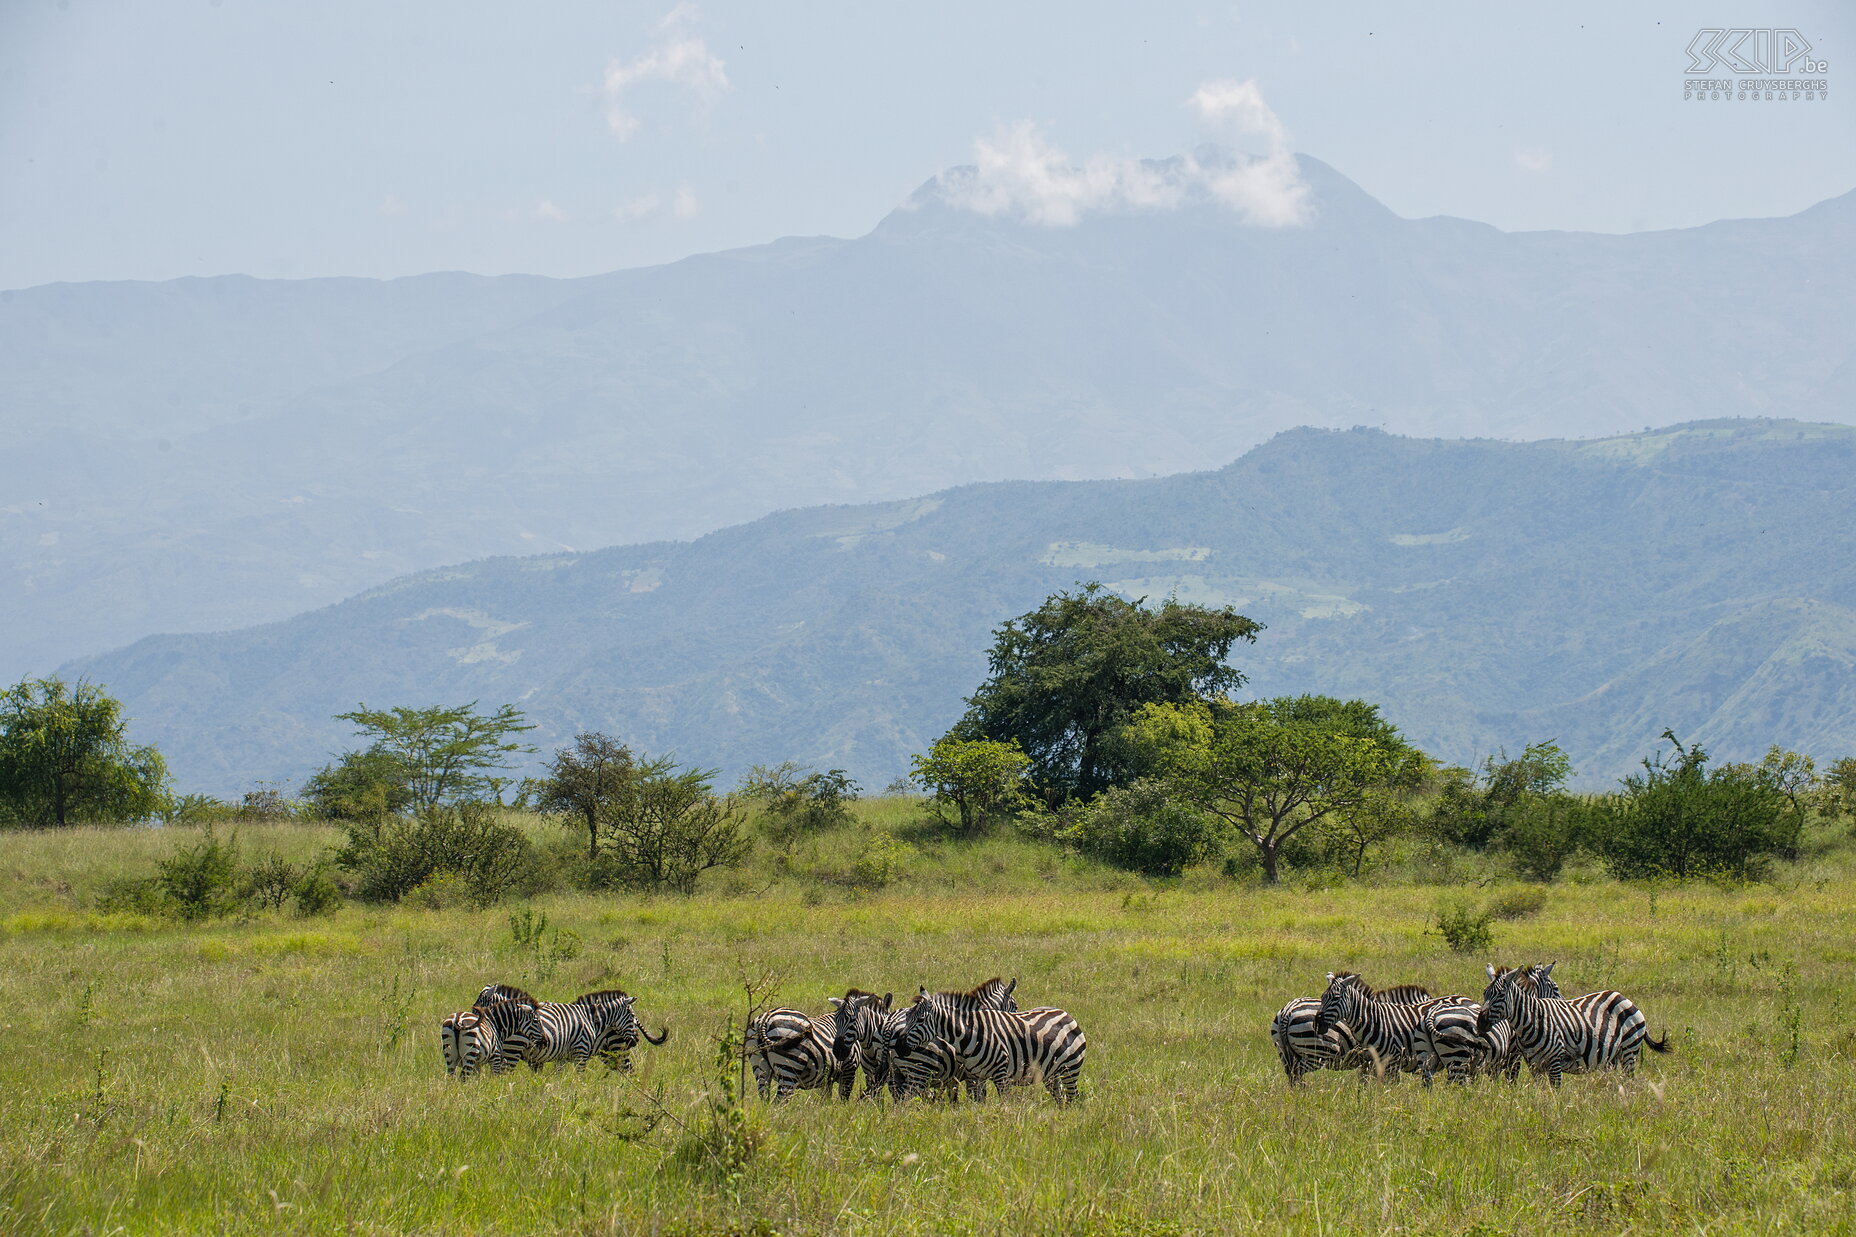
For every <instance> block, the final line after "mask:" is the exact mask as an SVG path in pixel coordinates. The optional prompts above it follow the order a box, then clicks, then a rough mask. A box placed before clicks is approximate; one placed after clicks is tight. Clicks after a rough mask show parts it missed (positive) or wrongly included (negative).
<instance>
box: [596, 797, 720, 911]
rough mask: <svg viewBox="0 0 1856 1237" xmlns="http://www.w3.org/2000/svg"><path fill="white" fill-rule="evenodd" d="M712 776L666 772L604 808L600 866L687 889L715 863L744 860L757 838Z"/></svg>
mask: <svg viewBox="0 0 1856 1237" xmlns="http://www.w3.org/2000/svg"><path fill="white" fill-rule="evenodd" d="M711 777H712V775H711V774H710V773H707V772H705V771H703V770H700V769H686V770H684V771H682V772H680V773H674V772H664V773H660V774H658V775H656V776H653V777H650V778H647V779H645V780H643V781H641V782H640V783H639V785H638V786H637V787H636V788H635V790H634V791H633V793H631V794H629V795H627V796H626V797H625V798H624V799H623V800H621V801H619V802H618V803H614V804H609V805H607V806H606V807H604V808H602V809H601V816H600V863H599V864H598V865H597V868H598V869H599V870H600V871H603V873H604V874H605V875H606V876H607V878H608V879H611V880H614V881H616V882H617V883H620V884H627V885H634V886H638V887H642V888H646V889H669V890H672V891H673V892H676V893H685V894H687V893H694V892H695V891H696V882H697V881H698V880H699V879H700V878H701V876H702V874H703V873H704V872H707V871H708V870H709V869H711V868H731V867H734V866H735V865H736V864H738V863H740V862H741V860H742V859H743V858H745V857H746V855H747V852H748V847H749V845H750V839H749V837H748V835H747V832H746V830H745V829H744V828H743V821H742V813H741V810H740V809H739V808H738V807H737V806H736V805H735V803H734V801H733V800H730V799H720V798H717V797H716V794H715V792H714V790H713V789H712V788H711V783H710V779H711ZM596 874H597V873H596Z"/></svg>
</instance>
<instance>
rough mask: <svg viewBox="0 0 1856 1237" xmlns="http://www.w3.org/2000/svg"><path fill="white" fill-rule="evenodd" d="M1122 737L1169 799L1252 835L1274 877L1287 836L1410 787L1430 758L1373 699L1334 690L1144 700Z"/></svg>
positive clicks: (1266, 872)
mask: <svg viewBox="0 0 1856 1237" xmlns="http://www.w3.org/2000/svg"><path fill="white" fill-rule="evenodd" d="M1128 739H1129V742H1130V743H1131V744H1133V745H1134V746H1136V747H1137V748H1139V749H1142V750H1143V751H1144V752H1145V753H1146V757H1147V759H1148V760H1149V761H1150V762H1151V764H1152V766H1153V767H1154V769H1155V770H1156V771H1157V775H1158V776H1159V777H1160V778H1161V780H1162V781H1163V782H1164V784H1165V785H1166V787H1167V791H1168V793H1169V794H1170V795H1171V796H1172V797H1173V798H1176V799H1178V800H1179V801H1181V802H1183V803H1187V804H1190V805H1192V806H1193V807H1195V808H1198V809H1199V810H1201V811H1205V812H1210V813H1212V814H1213V815H1216V816H1219V817H1222V818H1223V819H1224V820H1226V821H1228V822H1229V823H1230V824H1231V825H1233V826H1234V827H1235V828H1236V829H1237V830H1238V832H1240V833H1242V834H1243V835H1244V836H1245V837H1246V838H1248V839H1250V841H1251V843H1252V844H1253V845H1254V846H1255V847H1256V848H1257V853H1258V855H1259V856H1260V858H1261V859H1262V861H1263V874H1264V876H1265V877H1266V878H1267V879H1268V880H1270V881H1272V882H1273V881H1275V880H1277V879H1278V877H1279V867H1278V865H1279V858H1280V853H1281V848H1282V845H1283V843H1284V842H1286V841H1288V840H1289V839H1290V838H1291V837H1294V836H1295V835H1296V834H1297V833H1299V832H1301V831H1302V830H1303V829H1305V828H1307V827H1309V826H1310V825H1314V824H1317V823H1319V822H1321V821H1324V820H1327V819H1329V818H1330V817H1333V816H1336V815H1339V814H1343V813H1347V812H1352V811H1356V810H1359V809H1361V808H1363V807H1365V806H1366V805H1368V804H1369V803H1370V802H1371V801H1372V799H1373V797H1374V796H1375V795H1377V794H1381V793H1383V792H1385V791H1386V790H1389V789H1397V788H1400V787H1404V786H1409V785H1411V784H1412V783H1414V782H1415V781H1416V780H1417V778H1418V777H1419V776H1420V775H1421V774H1422V772H1423V770H1424V768H1425V766H1426V763H1427V762H1426V760H1425V757H1424V754H1423V753H1422V752H1420V751H1418V750H1417V749H1416V748H1414V747H1412V746H1411V745H1410V744H1408V743H1406V742H1405V740H1404V738H1403V737H1402V736H1401V735H1400V734H1399V732H1398V729H1397V727H1395V726H1393V725H1392V724H1391V723H1390V722H1388V721H1386V720H1385V719H1384V718H1382V717H1380V716H1379V709H1378V707H1377V706H1376V705H1371V704H1368V703H1366V702H1365V701H1363V700H1336V699H1334V698H1333V697H1332V696H1279V697H1277V698H1276V699H1273V700H1259V701H1253V702H1247V703H1242V704H1240V703H1237V702H1235V701H1231V700H1224V699H1218V700H1210V701H1195V702H1193V703H1190V704H1183V705H1179V704H1160V705H1148V706H1146V707H1145V708H1143V709H1142V710H1141V711H1140V713H1139V715H1138V716H1137V717H1136V719H1135V721H1134V723H1133V724H1132V725H1131V726H1130V727H1129V730H1128Z"/></svg>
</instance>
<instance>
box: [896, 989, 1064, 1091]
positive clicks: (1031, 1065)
mask: <svg viewBox="0 0 1856 1237" xmlns="http://www.w3.org/2000/svg"><path fill="white" fill-rule="evenodd" d="M973 997H974V994H973V993H930V992H929V991H928V990H927V989H926V988H924V989H922V990H921V991H920V993H918V994H917V996H916V998H915V1002H914V1004H912V1005H910V1006H909V1008H908V1010H907V1011H906V1013H905V1016H904V1018H903V1025H902V1033H901V1035H900V1036H898V1037H897V1040H896V1046H895V1052H896V1056H897V1058H898V1059H900V1060H903V1061H907V1060H908V1059H910V1058H911V1057H913V1056H914V1055H915V1054H916V1053H918V1052H923V1051H927V1050H929V1049H930V1045H932V1044H933V1042H934V1041H936V1040H941V1041H944V1042H945V1043H946V1044H947V1045H948V1047H950V1048H951V1049H952V1050H953V1053H954V1059H955V1061H956V1063H957V1065H958V1068H959V1069H960V1070H961V1072H962V1073H964V1074H966V1075H969V1076H971V1077H972V1078H974V1079H975V1080H977V1081H979V1082H980V1084H981V1086H982V1087H983V1086H984V1084H985V1083H988V1082H990V1083H991V1084H992V1085H993V1086H994V1087H995V1088H996V1089H997V1090H998V1091H999V1092H1000V1093H1001V1094H1003V1093H1004V1091H1005V1089H1006V1088H1007V1087H1018V1086H1031V1085H1033V1084H1036V1083H1042V1084H1044V1087H1045V1089H1046V1090H1048V1091H1049V1092H1050V1093H1051V1095H1052V1096H1053V1097H1055V1098H1056V1099H1057V1100H1058V1102H1060V1103H1067V1102H1069V1101H1070V1100H1073V1099H1075V1098H1076V1092H1077V1080H1078V1078H1079V1077H1080V1075H1081V1073H1082V1068H1083V1056H1084V1054H1085V1053H1086V1052H1087V1050H1088V1046H1089V1045H1088V1041H1087V1039H1085V1038H1084V1036H1083V1029H1082V1027H1081V1026H1079V1025H1077V1022H1076V1019H1074V1018H1072V1017H1071V1016H1070V1015H1069V1014H1068V1013H1067V1012H1065V1011H1064V1010H1061V1009H1057V1008H1054V1007H1050V1006H1046V1007H1043V1008H1040V1009H1030V1010H1024V1011H1022V1012H1020V1011H1008V1010H999V1009H986V1008H980V1007H978V1005H977V1003H976V1001H975V1000H974V999H973ZM974 1098H975V1099H979V1098H981V1096H979V1095H975V1096H974Z"/></svg>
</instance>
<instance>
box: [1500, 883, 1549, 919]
mask: <svg viewBox="0 0 1856 1237" xmlns="http://www.w3.org/2000/svg"><path fill="white" fill-rule="evenodd" d="M1546 904H1547V894H1546V891H1545V890H1544V889H1514V890H1510V891H1509V892H1507V893H1504V894H1502V895H1501V896H1500V897H1498V898H1496V899H1495V900H1494V901H1493V902H1491V903H1489V914H1490V915H1491V916H1493V917H1494V918H1496V919H1526V918H1527V917H1528V916H1530V915H1538V914H1539V913H1540V911H1541V908H1542V907H1544V906H1546Z"/></svg>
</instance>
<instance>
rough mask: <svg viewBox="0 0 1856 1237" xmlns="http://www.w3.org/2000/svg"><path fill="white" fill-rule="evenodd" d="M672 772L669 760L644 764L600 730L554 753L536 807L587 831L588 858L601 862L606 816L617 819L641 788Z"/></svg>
mask: <svg viewBox="0 0 1856 1237" xmlns="http://www.w3.org/2000/svg"><path fill="white" fill-rule="evenodd" d="M672 767H673V764H672V762H671V761H670V760H669V759H668V758H665V757H660V758H658V759H656V760H645V761H642V762H641V761H640V760H639V759H638V758H637V757H636V756H634V755H633V754H632V749H631V748H629V747H627V746H626V745H625V744H623V743H620V742H619V741H618V740H617V739H614V738H612V737H611V736H610V735H606V734H601V733H600V732H599V731H597V730H593V731H582V732H581V733H579V734H577V735H575V736H574V742H573V746H572V747H563V748H559V749H557V750H556V751H555V753H554V757H553V759H551V760H550V761H549V762H548V776H547V777H545V778H543V779H542V780H541V784H540V793H539V794H538V795H537V796H536V800H535V806H536V808H537V809H538V810H540V811H543V812H558V813H560V814H561V815H563V816H565V817H567V818H568V819H570V820H573V821H577V822H578V823H579V824H580V825H582V826H583V827H584V828H585V829H586V856H587V858H588V859H589V860H592V859H597V858H598V857H599V822H600V818H601V815H602V814H606V815H610V814H613V813H615V812H616V811H617V810H618V809H619V808H620V806H621V804H622V803H623V801H624V799H625V798H626V796H628V795H633V794H636V793H637V790H638V786H639V784H640V783H641V782H643V781H647V780H649V779H651V778H655V777H658V776H660V775H662V774H664V773H667V772H669V771H670V770H671V768H672Z"/></svg>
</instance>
